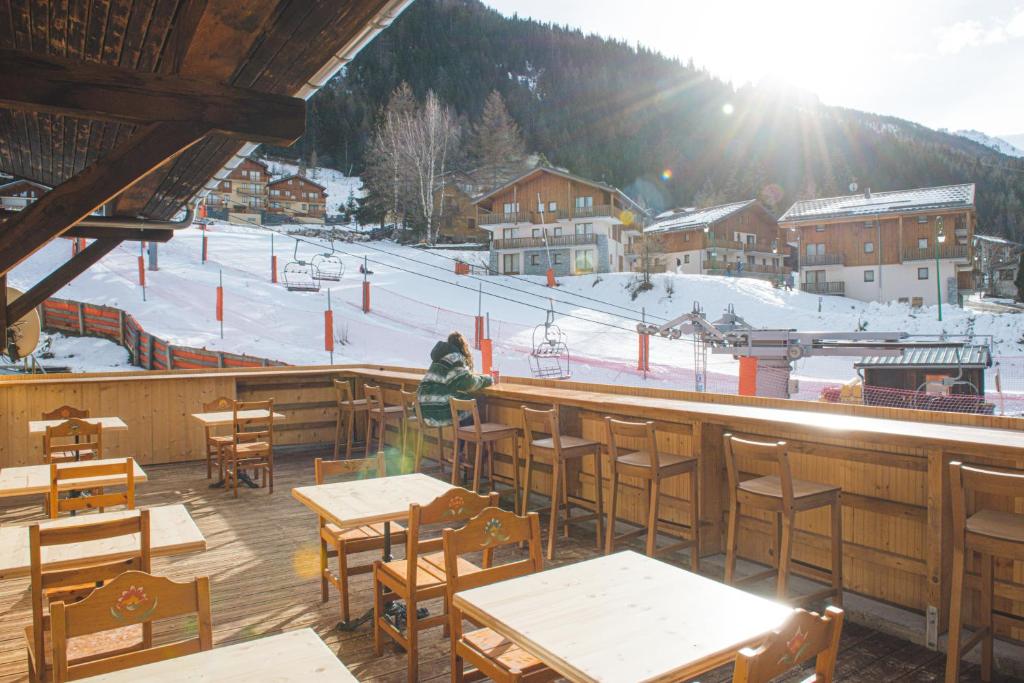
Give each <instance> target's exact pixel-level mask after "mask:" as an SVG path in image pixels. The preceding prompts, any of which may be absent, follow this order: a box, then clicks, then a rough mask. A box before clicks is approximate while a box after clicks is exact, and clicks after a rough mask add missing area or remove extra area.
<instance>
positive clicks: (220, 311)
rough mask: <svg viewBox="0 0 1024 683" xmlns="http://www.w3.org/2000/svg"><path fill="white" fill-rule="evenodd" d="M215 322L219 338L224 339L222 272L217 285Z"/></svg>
mask: <svg viewBox="0 0 1024 683" xmlns="http://www.w3.org/2000/svg"><path fill="white" fill-rule="evenodd" d="M217 320H218V322H220V338H221V339H223V338H224V271H221V272H220V284H219V285H217Z"/></svg>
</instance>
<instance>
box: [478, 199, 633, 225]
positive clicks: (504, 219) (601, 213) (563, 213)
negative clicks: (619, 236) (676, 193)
mask: <svg viewBox="0 0 1024 683" xmlns="http://www.w3.org/2000/svg"><path fill="white" fill-rule="evenodd" d="M620 211H621V209H619V208H618V207H615V206H612V205H610V204H598V205H596V206H581V207H574V208H572V209H556V210H554V211H515V212H512V213H483V212H482V213H481V214H480V225H500V224H502V223H534V224H536V225H545V224H547V223H553V222H554V221H571V220H581V219H585V218H604V217H609V216H612V217H614V216H618V215H619V212H620Z"/></svg>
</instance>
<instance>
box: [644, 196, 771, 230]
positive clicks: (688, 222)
mask: <svg viewBox="0 0 1024 683" xmlns="http://www.w3.org/2000/svg"><path fill="white" fill-rule="evenodd" d="M756 203H757V200H756V199H748V200H746V201H744V202H733V203H732V204H719V205H718V206H709V207H708V208H706V209H695V210H683V211H679V212H676V213H673V214H671V215H669V216H668V217H667V218H662V219H660V220H658V221H656V222H655V223H654V224H653V225H650V226H648V227H646V228H644V232H678V231H681V230H698V229H700V230H703V229H704V226H706V225H714V224H715V223H717V222H718V221H720V220H722V219H724V218H727V217H729V216H731V215H732V214H734V213H736V212H737V211H742V210H743V209H745V208H747V207H748V206H751V205H752V204H756Z"/></svg>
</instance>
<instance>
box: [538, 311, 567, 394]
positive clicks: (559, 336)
mask: <svg viewBox="0 0 1024 683" xmlns="http://www.w3.org/2000/svg"><path fill="white" fill-rule="evenodd" d="M530 371H531V373H532V374H533V376H534V377H536V378H537V379H569V377H571V376H572V368H571V360H570V357H569V346H568V345H567V344H566V343H565V333H564V332H562V330H561V328H560V327H559V326H558V325H556V324H555V311H554V308H551V309H549V310H548V312H547V317H546V318H545V320H544V323H543V324H541V325H537V327H535V328H533V350H532V351H531V352H530Z"/></svg>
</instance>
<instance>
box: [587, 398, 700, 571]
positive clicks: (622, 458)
mask: <svg viewBox="0 0 1024 683" xmlns="http://www.w3.org/2000/svg"><path fill="white" fill-rule="evenodd" d="M604 420H605V424H606V425H607V428H608V450H609V453H610V455H611V461H610V466H611V496H612V499H611V504H610V506H609V509H608V536H607V539H606V542H605V548H604V551H605V554H608V553H611V552H614V551H615V543H616V541H620V540H623V539H626V538H632V537H634V536H639V535H641V534H644V533H646V534H647V546H646V550H645V552H646V553H647V554H648V555H649V556H651V557H656V556H657V555H660V554H662V553H669V552H672V551H675V550H681V549H683V548H690V569H691V570H692V571H694V572H698V571H700V485H699V479H700V477H699V476H698V467H697V462H698V461H697V458H695V457H693V456H689V457H687V456H682V455H675V454H672V453H662V452H661V451H660V450H658V434H657V431H656V430H655V428H654V422H651V421H647V422H625V421H623V420H615V419H613V418H611V417H605V418H604ZM620 438H624V439H635V440H637V441H639V444H640V448H639V449H637V450H626V451H622V450H620V447H619V439H620ZM620 476H626V477H636V478H637V479H640V480H642V481H643V482H644V487H645V488H646V489H647V525H646V527H644V526H641V527H640V528H639V529H636V530H634V531H629V532H627V533H625V534H622V535H620V536H616V535H615V522H616V517H615V515H616V504H617V502H618V496H619V477H620ZM680 476H687V477H689V480H690V502H689V504H688V506H687V507H688V508H689V513H690V534H689V538H685V539H683V540H681V541H679V542H677V543H672V544H670V545H668V546H665V547H664V548H658V547H657V537H658V531H659V527H663V525H662V524H661V523H660V522H659V521H658V503H659V502H660V493H661V483H662V481H663V480H665V479H670V478H672V477H680ZM668 530H669V529H665V528H662V531H663V533H664V532H665V531H668ZM671 531H675V529H674V528H673V529H671Z"/></svg>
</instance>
